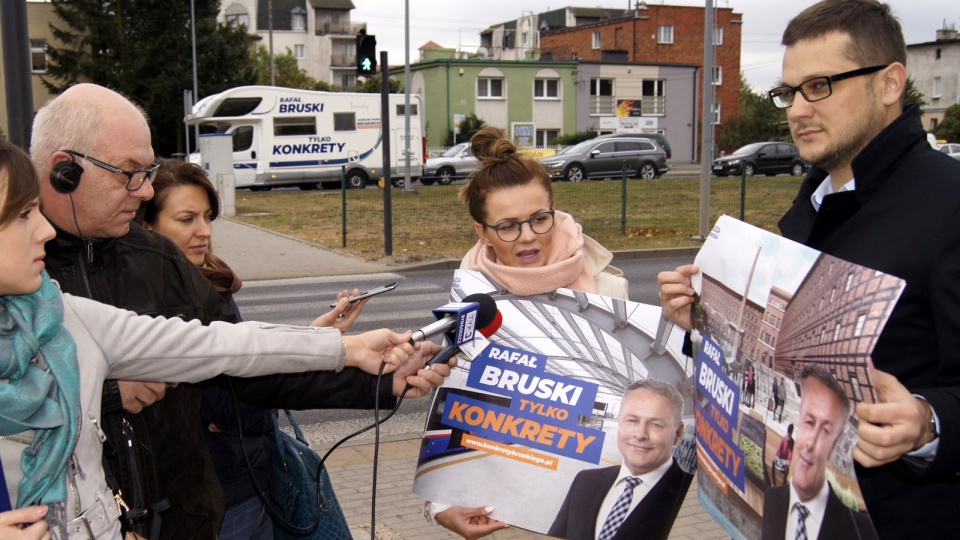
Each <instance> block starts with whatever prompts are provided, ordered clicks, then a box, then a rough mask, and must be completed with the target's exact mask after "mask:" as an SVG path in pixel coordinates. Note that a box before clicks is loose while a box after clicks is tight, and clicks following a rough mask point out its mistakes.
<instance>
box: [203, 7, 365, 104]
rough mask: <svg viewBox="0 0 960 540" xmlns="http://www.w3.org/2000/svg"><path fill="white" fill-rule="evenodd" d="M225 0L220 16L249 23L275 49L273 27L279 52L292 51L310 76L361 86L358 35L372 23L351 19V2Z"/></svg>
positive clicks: (263, 42) (229, 22)
mask: <svg viewBox="0 0 960 540" xmlns="http://www.w3.org/2000/svg"><path fill="white" fill-rule="evenodd" d="M271 2H272V4H273V14H272V15H273V17H272V21H271V17H270V13H269V12H268V9H267V6H268V2H267V0H223V1H222V2H221V4H220V15H219V19H220V20H221V21H222V22H224V23H226V24H235V25H240V24H243V25H246V27H247V29H248V31H249V32H250V33H251V34H253V35H255V36H256V37H257V38H258V39H260V40H261V43H262V44H263V45H264V46H267V47H269V41H270V33H271V32H270V28H271V26H272V27H273V32H272V33H273V51H274V54H283V53H285V52H286V51H287V49H289V50H290V52H292V53H293V55H294V56H295V57H296V58H297V62H298V63H299V65H300V67H301V68H303V69H304V71H306V72H307V74H308V75H310V76H311V77H313V78H314V79H317V80H318V81H324V82H327V83H330V84H333V85H337V86H340V87H342V88H345V89H350V88H352V87H353V86H354V85H355V84H356V71H357V60H356V58H357V49H356V36H357V34H358V33H359V32H360V30H361V29H363V28H366V23H354V22H351V20H350V11H351V10H353V9H354V5H353V2H352V1H351V0H271Z"/></svg>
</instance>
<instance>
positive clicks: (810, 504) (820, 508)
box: [783, 480, 830, 540]
mask: <svg viewBox="0 0 960 540" xmlns="http://www.w3.org/2000/svg"><path fill="white" fill-rule="evenodd" d="M829 492H830V486H829V484H828V483H827V481H826V480H824V482H823V486H821V487H820V491H818V492H817V494H816V495H814V497H813V498H812V499H810V500H809V501H807V502H803V501H801V500H800V496H799V495H797V491H796V490H795V489H793V482H790V502H789V504H790V506H788V507H787V510H788V512H787V533H786V535H785V536H784V537H783V538H784V540H793V539H794V538H796V537H797V516H798V515H799V512H797V510H796V509H795V508H794V507H793V505H794V503H801V504H803V505H804V506H806V507H807V510H809V511H810V515H809V516H807V519H806V520H804V524H805V525H806V527H807V540H817V537H819V536H820V525H822V524H823V514H824V513H825V512H826V511H827V495H828V494H829Z"/></svg>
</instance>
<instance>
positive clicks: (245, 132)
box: [233, 126, 253, 152]
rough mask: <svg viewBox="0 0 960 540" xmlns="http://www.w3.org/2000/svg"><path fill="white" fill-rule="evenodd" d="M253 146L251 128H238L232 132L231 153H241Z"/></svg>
mask: <svg viewBox="0 0 960 540" xmlns="http://www.w3.org/2000/svg"><path fill="white" fill-rule="evenodd" d="M251 146H253V126H240V127H238V128H237V129H235V130H234V131H233V151H234V152H243V151H244V150H249V149H250V147H251Z"/></svg>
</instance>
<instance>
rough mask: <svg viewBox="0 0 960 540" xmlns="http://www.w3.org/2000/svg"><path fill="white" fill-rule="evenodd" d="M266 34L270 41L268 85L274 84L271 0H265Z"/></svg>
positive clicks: (275, 82)
mask: <svg viewBox="0 0 960 540" xmlns="http://www.w3.org/2000/svg"><path fill="white" fill-rule="evenodd" d="M267 35H268V36H269V39H268V41H269V43H270V86H276V85H277V81H276V70H274V68H273V0H267Z"/></svg>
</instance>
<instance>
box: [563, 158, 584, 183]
mask: <svg viewBox="0 0 960 540" xmlns="http://www.w3.org/2000/svg"><path fill="white" fill-rule="evenodd" d="M566 177H567V181H568V182H580V181H581V180H583V165H580V164H579V163H574V164H573V165H570V166H569V167H567V174H566Z"/></svg>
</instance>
